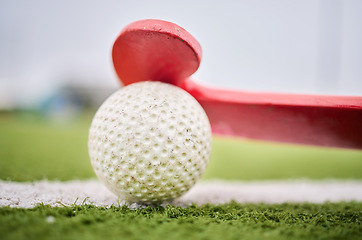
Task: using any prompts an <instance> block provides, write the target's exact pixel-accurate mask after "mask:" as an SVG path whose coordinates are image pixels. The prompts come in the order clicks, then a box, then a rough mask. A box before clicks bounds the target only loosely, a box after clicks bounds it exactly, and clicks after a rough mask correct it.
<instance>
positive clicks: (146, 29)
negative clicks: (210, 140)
mask: <svg viewBox="0 0 362 240" xmlns="http://www.w3.org/2000/svg"><path fill="white" fill-rule="evenodd" d="M112 56H113V63H114V67H115V70H116V72H117V74H118V76H119V78H120V79H121V81H122V83H123V84H125V85H128V84H131V83H134V82H138V81H147V80H154V81H162V82H167V83H171V84H174V85H176V86H179V87H181V88H183V89H185V90H186V91H187V92H189V93H190V94H191V95H193V96H194V97H195V98H196V99H197V100H198V101H199V102H200V104H201V105H202V106H203V108H204V109H205V111H206V113H207V115H208V117H209V119H210V122H211V127H212V131H213V133H214V134H221V135H228V136H237V137H244V138H251V139H260V140H268V141H278V142H287V143H298V144H308V145H317V146H328V147H342V148H355V149H362V97H342V96H318V95H297V94H278V93H251V92H240V91H235V90H225V89H216V88H211V87H205V86H202V85H200V84H197V83H196V82H194V81H192V80H191V79H189V77H190V76H191V75H192V74H193V73H194V72H195V71H196V70H197V69H198V67H199V65H200V61H201V47H200V44H199V43H198V42H197V40H196V39H195V38H194V37H193V36H191V35H190V34H189V33H188V32H187V31H186V30H184V29H183V28H181V27H179V26H177V25H176V24H173V23H170V22H166V21H161V20H141V21H137V22H134V23H132V24H130V25H128V26H127V27H126V28H124V29H123V31H122V32H121V33H120V35H119V36H118V38H117V39H116V41H115V43H114V46H113V51H112Z"/></svg>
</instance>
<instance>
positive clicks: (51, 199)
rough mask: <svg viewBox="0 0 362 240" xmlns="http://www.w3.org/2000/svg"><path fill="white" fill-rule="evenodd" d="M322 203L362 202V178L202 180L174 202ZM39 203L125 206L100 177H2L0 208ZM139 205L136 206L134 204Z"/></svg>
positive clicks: (179, 203)
mask: <svg viewBox="0 0 362 240" xmlns="http://www.w3.org/2000/svg"><path fill="white" fill-rule="evenodd" d="M232 200H235V201H236V202H240V203H247V202H248V203H260V202H265V203H284V202H311V203H323V202H326V201H329V202H339V201H362V181H354V180H321V181H312V180H290V181H287V180H283V181H251V182H229V181H216V180H215V181H201V182H199V183H198V184H196V186H195V187H193V188H192V189H191V190H190V191H189V192H188V193H186V194H185V195H184V196H182V197H181V198H179V199H177V200H175V201H174V202H173V204H176V205H181V206H187V205H189V204H191V203H196V204H200V205H201V204H206V203H214V204H220V203H228V202H230V201H232ZM39 203H44V204H46V205H51V206H62V205H65V206H71V205H72V204H74V203H75V204H78V205H79V204H82V203H92V204H95V205H96V206H111V205H116V206H118V205H120V204H121V205H122V204H124V203H125V201H123V200H122V199H119V198H117V197H116V196H115V195H113V194H112V193H111V192H110V191H108V189H107V188H106V187H104V186H103V185H102V184H101V183H100V182H99V181H97V180H84V181H67V182H57V181H46V180H44V181H38V182H33V183H30V182H25V183H19V182H8V181H1V180H0V207H4V206H10V207H19V208H20V207H21V208H32V207H34V206H36V205H37V204H39ZM133 206H135V207H137V205H133Z"/></svg>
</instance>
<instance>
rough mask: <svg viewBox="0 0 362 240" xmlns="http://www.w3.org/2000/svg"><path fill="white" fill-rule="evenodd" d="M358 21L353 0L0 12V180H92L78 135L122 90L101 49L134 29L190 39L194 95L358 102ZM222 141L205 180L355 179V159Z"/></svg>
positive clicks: (361, 77)
mask: <svg viewBox="0 0 362 240" xmlns="http://www.w3.org/2000/svg"><path fill="white" fill-rule="evenodd" d="M361 12H362V1H359V0H345V1H343V0H295V1H290V0H274V1H269V0H243V1H232V0H229V1H206V0H205V1H194V0H183V1H167V0H154V1H146V0H144V1H140V0H133V1H125V0H105V1H95V0H76V1H73V0H72V1H71V0H63V1H47V0H33V1H26V0H0V179H14V180H29V179H41V178H50V179H63V180H64V179H71V178H77V177H79V178H86V177H89V176H94V175H93V172H92V170H91V166H90V164H89V159H88V156H87V147H86V142H87V134H88V132H87V131H88V128H89V125H90V121H91V119H92V116H93V114H94V112H95V110H96V108H97V107H98V106H99V105H100V104H101V102H102V101H103V100H104V99H105V98H106V97H107V96H109V95H110V93H112V92H113V91H115V90H116V89H118V88H119V87H120V86H121V85H120V82H119V80H118V79H117V77H116V74H115V72H114V69H113V65H112V59H111V49H112V45H113V42H114V40H115V39H116V37H117V35H118V34H119V32H120V31H121V29H122V28H123V27H124V26H126V25H127V24H129V23H131V22H133V21H136V20H139V19H147V18H156V19H162V20H167V21H171V22H174V23H176V24H178V25H180V26H181V27H183V28H185V29H186V30H187V31H189V32H190V33H191V34H192V35H194V37H195V38H196V39H198V41H199V42H200V44H201V46H202V48H203V58H202V62H201V66H200V68H199V70H198V71H197V73H196V74H194V76H193V78H194V79H196V80H197V81H200V82H203V83H204V84H208V85H214V86H218V87H225V88H233V89H242V90H247V91H273V92H288V93H307V94H333V95H359V96H361V95H362V44H361V43H362V14H361ZM14 113H15V114H14ZM14 116H15V117H14ZM19 116H20V117H19ZM29 120H30V121H29ZM48 120H51V121H48ZM68 120H71V121H70V122H72V123H71V124H64V123H69V121H68ZM49 122H51V124H50V125H49ZM54 122H55V123H61V124H54ZM230 141H231V140H230ZM230 141H229V140H226V141H224V140H222V141H218V140H216V143H215V146H214V149H216V150H214V155H213V158H214V159H219V160H220V159H222V161H224V163H228V165H227V166H229V167H228V168H226V169H224V173H223V174H221V175H220V171H219V169H220V166H221V165H223V164H222V163H223V162H222V161H221V163H220V161H219V165H218V164H216V163H217V162H215V164H211V166H210V169H211V170H210V171H209V173H207V174H206V176H211V177H215V176H216V177H229V178H232V179H239V178H242V179H255V178H262V179H270V178H281V177H282V178H283V177H284V178H293V177H312V178H313V177H316V178H320V177H322V178H323V177H325V178H328V177H338V176H341V177H353V178H362V173H361V171H359V169H361V167H362V165H361V163H362V161H360V160H361V159H362V154H361V152H360V151H359V152H356V151H354V152H352V151H350V152H347V151H342V150H338V151H337V150H331V149H327V150H325V149H314V148H313V149H312V150H311V149H307V150H305V149H304V150H303V148H299V147H295V148H293V147H289V148H286V147H285V146H284V145H283V146H279V147H278V146H275V145H263V144H264V143H258V144H254V143H250V142H244V144H243V145H240V143H237V142H230ZM260 144H261V145H260ZM260 148H263V151H260ZM331 158H333V159H334V160H333V161H334V162H333V161H332V160H331ZM76 159H77V160H78V161H75V160H76ZM235 159H236V160H237V161H234V160H235ZM240 159H243V161H241V160H240ZM290 159H293V161H290ZM298 159H299V160H298ZM342 161H343V164H342ZM316 162H318V164H319V165H318V164H317V165H318V166H316V165H314V168H310V167H308V164H316ZM334 163H335V164H334ZM37 164H38V165H37ZM220 164H221V165H220ZM235 164H236V165H235ZM298 164H299V165H298ZM34 166H38V168H36V167H34ZM223 166H225V164H224V165H223ZM303 166H304V167H303ZM326 166H328V167H329V168H326ZM343 167H344V168H343ZM213 169H214V170H213ZM278 169H279V170H278ZM298 169H299V170H300V169H302V170H301V172H298ZM343 169H345V170H343ZM280 170H282V171H280ZM61 171H62V173H60V172H61ZM303 171H304V172H303ZM231 172H234V175H233V174H232V173H231ZM218 174H219V175H218Z"/></svg>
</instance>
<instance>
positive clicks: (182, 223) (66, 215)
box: [0, 202, 362, 240]
mask: <svg viewBox="0 0 362 240" xmlns="http://www.w3.org/2000/svg"><path fill="white" fill-rule="evenodd" d="M361 209H362V203H353V202H351V203H336V204H335V203H325V204H273V205H265V204H237V203H229V204H225V205H219V206H215V205H204V206H189V207H187V208H181V207H174V206H166V207H165V208H163V207H147V208H144V209H141V208H139V209H136V210H130V209H129V208H127V206H123V207H110V208H101V207H94V206H91V205H81V206H71V207H55V208H51V207H48V206H43V205H40V206H38V207H36V208H34V209H27V210H26V209H13V208H8V207H5V208H0V237H1V239H3V240H5V239H37V240H41V239H77V240H79V239H87V240H91V239H210V240H212V239H217V240H219V239H275V240H282V239H293V240H297V239H308V240H309V239H353V240H358V239H362V234H361V233H362V225H361V223H362V212H361Z"/></svg>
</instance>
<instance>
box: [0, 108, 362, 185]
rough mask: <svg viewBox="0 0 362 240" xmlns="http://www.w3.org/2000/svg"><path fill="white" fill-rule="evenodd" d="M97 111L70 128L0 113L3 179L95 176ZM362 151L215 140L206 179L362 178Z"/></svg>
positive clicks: (32, 117) (71, 123)
mask: <svg viewBox="0 0 362 240" xmlns="http://www.w3.org/2000/svg"><path fill="white" fill-rule="evenodd" d="M93 114H94V111H91V112H86V113H85V114H83V115H81V116H80V117H79V118H77V119H73V120H71V121H68V122H67V123H66V124H64V123H62V124H61V123H59V122H53V121H50V120H49V119H45V118H41V117H39V116H37V115H36V114H25V115H24V114H21V115H19V114H9V113H6V114H0V179H3V180H13V181H32V180H40V179H49V180H70V179H87V178H93V177H95V174H94V172H93V169H92V167H91V164H90V161H89V157H88V151H87V139H88V128H89V126H90V123H91V119H92V117H93ZM361 169H362V151H356V150H345V149H332V148H319V147H306V146H296V145H287V144H276V143H266V142H258V141H246V140H236V139H225V138H217V137H215V138H214V141H213V150H212V156H211V160H210V164H209V166H208V168H207V170H206V172H205V175H204V179H210V178H219V179H228V180H267V179H293V178H294V179H296V178H309V179H325V178H340V179H346V178H349V179H362V171H361Z"/></svg>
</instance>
